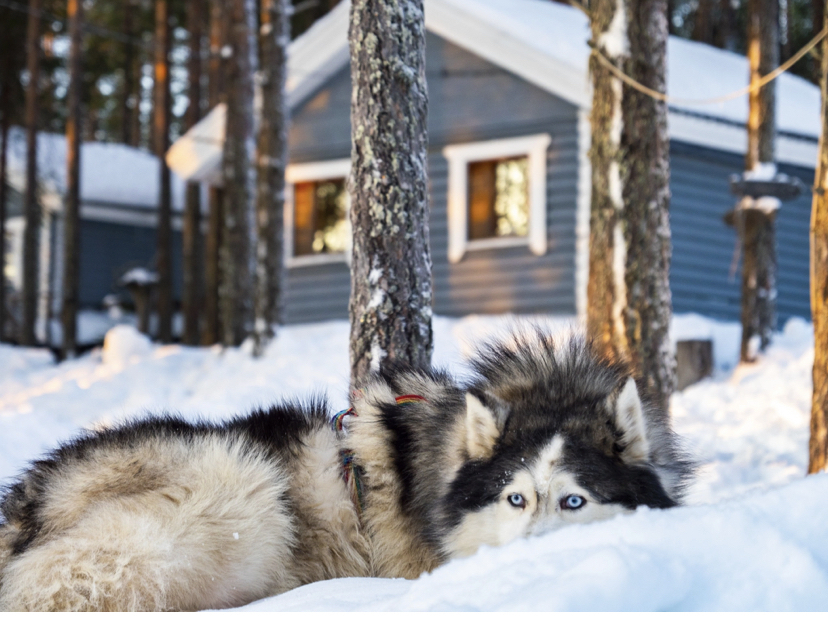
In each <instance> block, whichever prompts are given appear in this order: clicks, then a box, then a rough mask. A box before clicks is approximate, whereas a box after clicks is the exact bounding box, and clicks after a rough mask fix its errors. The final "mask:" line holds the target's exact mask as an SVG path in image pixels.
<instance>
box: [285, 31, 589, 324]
mask: <svg viewBox="0 0 828 619" xmlns="http://www.w3.org/2000/svg"><path fill="white" fill-rule="evenodd" d="M426 54H427V57H426V74H427V79H428V88H429V119H428V130H429V192H430V197H431V214H430V219H429V226H430V237H431V248H432V259H433V263H434V309H435V312H436V313H438V314H443V315H463V314H468V313H475V312H478V313H503V312H515V313H539V312H554V313H562V314H570V315H571V314H574V313H575V290H574V281H575V274H574V273H575V207H576V199H577V178H578V169H577V111H576V108H575V107H574V106H572V105H571V104H569V103H566V102H565V101H563V100H561V99H558V98H557V97H554V96H553V95H550V94H549V93H547V92H545V91H543V90H541V89H539V88H537V87H535V86H533V85H531V84H529V83H527V82H525V81H524V80H522V79H520V78H518V77H516V76H514V75H513V74H511V73H508V72H507V71H504V70H502V69H500V68H498V67H496V66H494V65H492V64H490V63H488V62H486V61H484V60H483V59H481V58H479V57H477V56H475V55H473V54H471V53H469V52H467V51H465V50H463V49H461V48H459V47H457V46H455V45H453V44H451V43H448V42H447V41H445V40H443V39H441V38H440V37H437V36H435V35H433V34H431V33H429V34H428V37H427V41H426ZM349 106H350V79H349V75H348V69H347V68H344V69H343V70H342V71H340V72H339V73H338V74H337V75H336V76H335V77H334V78H332V79H331V80H329V81H328V82H327V83H326V84H324V85H323V87H322V88H320V89H319V90H318V91H317V92H315V93H314V94H312V95H311V96H310V97H309V98H308V100H307V101H306V102H305V103H304V104H303V105H302V106H301V107H300V108H299V109H297V110H295V111H294V116H293V119H292V123H293V124H292V128H291V133H290V149H291V151H290V152H291V161H292V162H294V163H299V162H310V161H323V160H327V159H336V158H341V157H348V156H349V155H350V107H349ZM537 133H549V134H550V135H551V136H552V144H551V145H550V147H549V150H548V155H547V234H548V250H547V253H546V255H544V256H541V257H538V256H535V255H534V254H532V253H531V252H530V251H529V248H528V246H526V247H511V248H503V249H490V250H473V251H469V252H467V253H466V255H465V256H464V257H463V259H462V260H461V261H460V262H459V263H457V264H450V263H449V262H448V220H447V212H446V198H447V189H448V187H447V183H448V162H447V161H446V159H445V158H444V157H443V154H442V149H443V147H445V146H447V145H450V144H461V143H466V142H476V141H482V140H492V139H499V138H511V137H518V136H524V135H533V134H537ZM349 288H350V281H349V275H348V269H347V266H346V265H345V264H344V263H334V264H324V265H315V266H304V267H293V268H291V269H289V276H288V293H287V298H286V316H287V321H288V322H289V323H298V322H310V321H317V320H328V319H333V318H345V317H346V316H347V315H348V296H349Z"/></svg>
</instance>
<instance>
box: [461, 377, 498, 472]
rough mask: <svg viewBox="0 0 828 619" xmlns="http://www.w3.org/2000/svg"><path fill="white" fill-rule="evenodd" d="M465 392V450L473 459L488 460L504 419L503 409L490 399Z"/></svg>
mask: <svg viewBox="0 0 828 619" xmlns="http://www.w3.org/2000/svg"><path fill="white" fill-rule="evenodd" d="M483 399H484V398H483V396H482V395H475V394H473V393H471V392H466V449H468V452H469V455H470V456H471V457H472V458H475V459H484V458H489V457H491V455H492V452H493V451H494V446H495V444H496V443H497V439H498V438H500V433H501V431H502V430H503V424H504V423H505V419H506V411H505V407H504V406H502V405H501V404H500V403H499V402H494V401H492V398H490V397H485V400H486V401H487V404H488V405H487V404H484V403H483Z"/></svg>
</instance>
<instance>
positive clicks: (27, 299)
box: [20, 0, 41, 346]
mask: <svg viewBox="0 0 828 619" xmlns="http://www.w3.org/2000/svg"><path fill="white" fill-rule="evenodd" d="M40 2H41V0H29V19H28V28H27V31H26V57H27V69H28V73H29V84H28V85H27V86H26V194H25V196H24V199H23V212H24V217H25V219H26V230H25V233H24V236H23V316H22V323H21V329H20V343H21V344H23V345H24V346H34V345H35V343H36V340H35V323H36V322H37V296H38V270H39V269H38V266H39V265H38V261H39V259H40V217H41V213H40V204H38V201H37V131H38V112H39V109H38V108H39V105H38V83H39V81H40V10H41V3H40Z"/></svg>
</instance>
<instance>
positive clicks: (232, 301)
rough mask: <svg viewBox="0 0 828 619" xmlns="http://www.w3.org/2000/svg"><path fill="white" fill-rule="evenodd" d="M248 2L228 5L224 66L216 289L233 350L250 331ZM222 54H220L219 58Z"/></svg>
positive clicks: (250, 69) (250, 70)
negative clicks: (220, 223)
mask: <svg viewBox="0 0 828 619" xmlns="http://www.w3.org/2000/svg"><path fill="white" fill-rule="evenodd" d="M250 4H251V3H250V2H249V0H233V2H232V3H231V6H230V16H229V17H230V19H229V22H230V33H229V41H228V45H229V48H230V50H229V52H230V53H229V54H228V55H227V58H225V63H224V80H225V89H226V91H227V124H226V130H225V132H226V136H225V140H224V161H223V173H224V228H223V230H222V246H221V254H220V260H221V286H220V288H219V297H220V310H221V320H222V323H223V328H222V331H223V335H224V343H225V344H226V345H227V346H238V345H239V344H241V343H242V342H243V341H244V339H245V338H246V337H247V336H248V335H249V334H250V333H251V332H252V326H253V325H252V322H253V292H254V286H253V282H252V276H253V270H252V268H251V263H252V254H251V250H252V243H251V231H252V221H251V216H250V215H251V213H252V212H253V206H254V205H253V202H252V201H253V197H254V196H253V192H252V191H251V187H250V176H251V165H252V161H251V149H250V146H251V143H252V140H253V75H252V73H253V66H252V62H251V52H252V50H251V45H250V36H251V34H252V33H251V31H250V21H249V11H250V10H251V8H252V7H251V6H250ZM222 55H223V56H224V54H222Z"/></svg>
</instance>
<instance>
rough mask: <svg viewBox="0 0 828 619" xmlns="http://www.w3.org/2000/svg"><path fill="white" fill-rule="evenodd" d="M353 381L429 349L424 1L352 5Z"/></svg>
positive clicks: (421, 361) (423, 357) (425, 355)
mask: <svg viewBox="0 0 828 619" xmlns="http://www.w3.org/2000/svg"><path fill="white" fill-rule="evenodd" d="M349 39H350V49H351V80H352V94H351V178H350V193H351V224H352V226H353V235H354V244H353V258H352V263H351V301H350V317H351V342H350V353H351V382H352V384H355V385H356V384H359V383H360V382H361V381H362V380H363V379H364V378H365V377H366V375H367V374H368V373H369V372H376V371H380V370H381V369H382V367H383V366H384V365H385V364H387V363H391V362H405V363H408V364H410V365H413V366H415V367H426V366H429V365H430V362H431V351H432V329H431V316H432V309H431V304H432V282H431V250H430V246H429V237H428V193H427V191H428V190H427V183H428V179H427V174H428V171H427V170H428V168H427V165H428V159H427V146H428V136H427V127H426V115H427V110H428V93H427V89H426V80H425V23H424V18H423V1H422V0H408V1H406V0H354V1H353V3H352V4H351V22H350V32H349Z"/></svg>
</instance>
